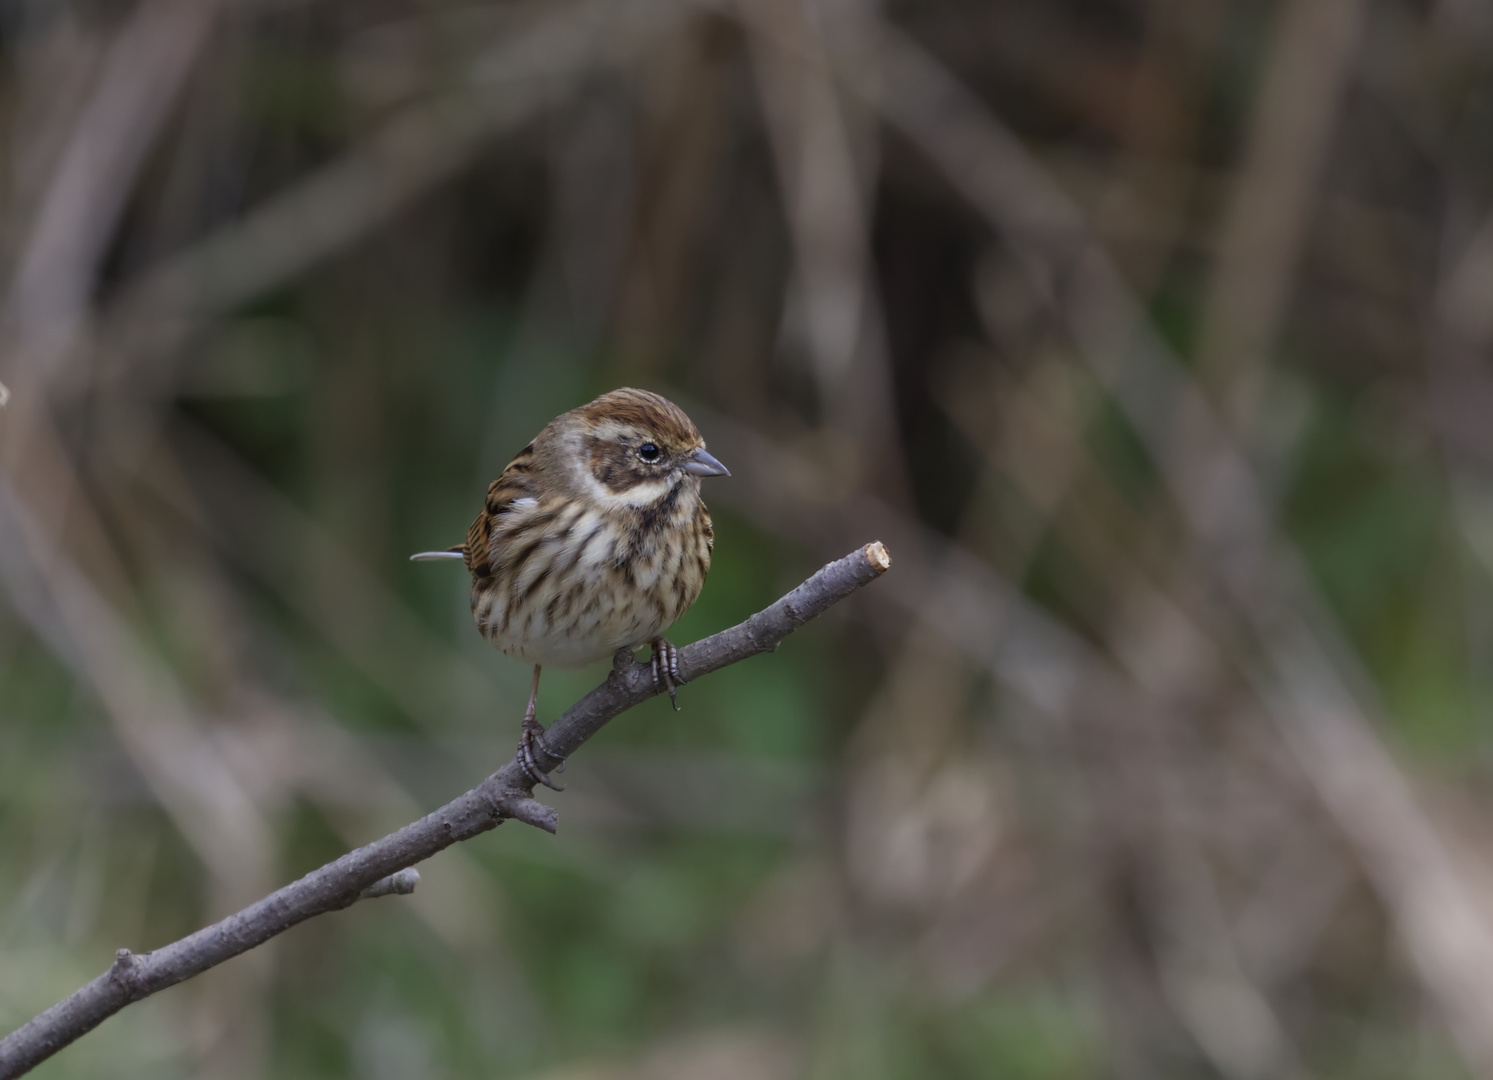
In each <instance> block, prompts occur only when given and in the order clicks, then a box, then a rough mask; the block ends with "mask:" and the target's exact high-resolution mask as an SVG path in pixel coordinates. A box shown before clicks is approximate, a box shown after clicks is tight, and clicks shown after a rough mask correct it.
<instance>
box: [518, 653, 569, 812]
mask: <svg viewBox="0 0 1493 1080" xmlns="http://www.w3.org/2000/svg"><path fill="white" fill-rule="evenodd" d="M538 712H539V665H538V664H535V665H534V685H533V686H532V687H531V688H530V689H529V707H528V708H527V709H525V710H524V723H523V734H522V735H520V736H519V739H518V760H519V763H520V764H521V765H523V767H524V772H526V773H528V774H529V779H530V780H532V781H534V783H536V784H543V785H544V786H545V787H547V788H550V789H551V790H553V791H564V790H565V789H564V788H562V787H561V786H560V785H559V784H557V783H555V782H554V781H553V780H551V779H550V778H549V777H548V776H547V775H546V774H545V772H544V770H543V769H541V768H540V767H539V762H538V760H537V759H536V758H535V757H534V747H535V746H536V745H537V746H538V747H539V749H540V750H541V751H542V752H543V753H545V754H547V755H548V756H550V757H552V758H558V757H559V756H560V755H559V754H556V753H554V752H552V751H551V750H550V748H549V746H548V745H546V744H545V741H544V725H543V724H541V723H540V722H539V721H538V719H537V718H536V716H537V714H538ZM564 768H565V762H563V761H561V762H560V765H559V768H557V769H556V770H555V771H556V772H560V771H561V770H563V769H564Z"/></svg>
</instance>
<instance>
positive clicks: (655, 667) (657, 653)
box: [648, 637, 684, 712]
mask: <svg viewBox="0 0 1493 1080" xmlns="http://www.w3.org/2000/svg"><path fill="white" fill-rule="evenodd" d="M649 644H650V645H652V646H653V658H652V659H651V660H650V661H649V662H648V666H649V667H650V668H651V669H652V671H653V685H654V687H655V688H658V687H662V688H663V689H665V690H667V691H668V692H669V704H670V705H673V706H674V711H675V712H678V711H679V701H678V700H677V699H676V698H675V696H674V692H675V690H676V689H678V688H679V687H680V686H683V685H684V680H683V679H682V678H680V676H679V650H678V649H676V648H675V647H674V645H673V643H672V642H670V641H669V639H668V638H662V637H656V638H654V639H653V640H652V641H651V642H649Z"/></svg>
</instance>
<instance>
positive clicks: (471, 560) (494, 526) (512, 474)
mask: <svg viewBox="0 0 1493 1080" xmlns="http://www.w3.org/2000/svg"><path fill="white" fill-rule="evenodd" d="M533 464H534V444H533V443H530V444H529V445H528V446H526V447H524V448H523V449H522V450H520V451H519V452H518V454H517V455H516V456H515V457H514V459H513V460H512V461H510V462H509V463H508V467H507V468H506V469H504V470H503V472H502V475H500V476H499V477H498V478H497V479H496V480H494V481H493V482H492V483H491V484H489V485H488V486H487V501H486V502H484V503H483V504H482V512H481V513H480V514H478V515H477V517H476V519H475V520H473V522H472V524H471V526H470V527H469V528H468V529H467V542H466V543H465V544H464V545H462V548H461V553H462V555H463V556H464V557H465V559H466V562H467V569H468V570H470V571H471V572H472V573H473V574H474V575H475V576H477V577H487V576H488V575H489V574H491V573H492V567H493V564H494V562H496V561H497V558H498V553H497V552H496V551H493V550H492V543H493V537H494V535H495V534H498V535H501V534H502V533H503V532H504V531H506V529H505V526H506V525H508V524H510V523H511V524H517V522H518V519H520V518H522V517H525V516H527V515H526V514H525V511H527V510H530V509H532V508H533V507H534V506H535V505H537V503H538V501H539V500H538V496H539V484H538V482H537V481H536V480H535V479H534V475H533V471H532V470H533Z"/></svg>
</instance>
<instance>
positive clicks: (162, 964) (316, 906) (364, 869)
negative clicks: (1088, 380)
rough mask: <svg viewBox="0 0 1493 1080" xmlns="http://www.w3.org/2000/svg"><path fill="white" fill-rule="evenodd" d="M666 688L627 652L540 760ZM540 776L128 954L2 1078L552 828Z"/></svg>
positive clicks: (800, 618)
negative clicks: (449, 863)
mask: <svg viewBox="0 0 1493 1080" xmlns="http://www.w3.org/2000/svg"><path fill="white" fill-rule="evenodd" d="M890 566H891V556H890V555H889V554H888V552H887V549H886V548H885V547H884V546H883V545H882V544H881V543H880V542H879V541H878V542H873V543H870V544H867V545H866V546H865V547H863V548H861V549H860V550H858V551H853V552H851V553H850V554H849V555H846V556H845V557H844V558H842V559H838V560H836V561H835V562H832V563H830V564H828V565H827V566H825V567H823V568H821V569H820V570H819V571H818V572H817V573H815V574H814V575H813V576H812V577H810V578H809V579H808V580H807V581H805V582H804V583H803V584H802V585H800V586H798V588H796V589H794V590H793V591H792V592H790V593H788V594H787V595H786V596H784V597H782V598H781V599H780V600H778V601H777V602H776V603H775V604H772V605H771V606H770V607H767V608H765V609H763V610H762V611H759V612H758V613H757V614H755V615H753V616H752V617H751V618H749V619H747V620H746V621H745V622H742V623H738V624H737V625H736V626H733V627H731V628H730V629H728V630H722V631H721V632H720V633H718V634H714V635H712V636H711V637H708V638H706V639H704V640H703V641H697V642H695V643H694V644H693V645H688V646H686V647H685V648H683V649H681V650H679V672H680V675H681V676H682V677H683V678H682V679H681V681H683V682H689V681H692V680H694V679H696V678H698V677H699V676H701V675H706V674H709V673H710V672H712V671H717V670H719V669H720V668H723V667H726V666H728V665H730V664H734V663H736V662H737V661H739V660H745V659H747V658H748V657H750V656H755V655H757V654H758V653H763V652H771V651H773V650H774V649H776V648H777V647H778V644H779V643H780V642H781V641H782V640H783V638H785V637H787V636H788V635H789V634H791V633H792V632H793V631H794V630H796V629H798V628H799V627H800V626H802V625H803V624H804V623H806V622H808V621H809V620H810V619H812V618H814V617H816V616H818V615H821V614H823V613H824V612H825V611H827V610H829V608H831V607H832V606H834V605H835V604H837V603H839V602H840V601H841V600H843V599H845V598H846V597H847V596H849V595H850V594H851V593H853V592H855V591H856V590H857V589H859V588H860V587H861V586H863V585H866V584H868V583H870V582H871V581H873V580H875V579H876V578H877V577H879V576H880V575H881V574H882V573H884V572H885V571H886V570H887V569H888V568H889V567H890ZM658 693H659V688H658V687H657V686H655V685H654V683H653V680H652V678H651V676H650V675H649V672H648V665H646V664H638V663H635V662H634V661H633V657H632V654H631V652H630V651H627V650H623V651H619V652H618V654H617V656H616V658H615V660H614V663H613V668H612V672H611V674H610V675H608V676H607V678H606V681H605V682H603V683H602V684H601V685H600V686H598V687H596V689H594V690H592V691H591V692H590V693H589V694H587V695H586V696H585V697H583V698H582V699H581V700H580V701H578V702H576V703H575V704H574V705H572V706H571V707H570V708H569V709H568V710H566V712H565V713H564V715H562V716H561V717H560V718H559V719H557V720H556V721H555V722H554V723H553V724H551V725H550V727H549V729H548V730H547V731H546V732H545V743H546V744H547V745H548V747H549V749H550V750H551V751H553V752H554V754H556V755H559V756H558V757H550V756H549V755H545V754H541V755H540V757H541V761H540V765H541V767H544V768H552V767H553V766H555V765H557V764H559V762H560V760H562V759H563V758H565V757H569V755H570V754H572V753H574V752H575V750H576V749H577V748H578V747H580V746H581V744H582V743H584V742H585V741H586V740H587V739H589V738H590V737H591V736H592V735H595V734H596V733H597V732H598V731H600V730H601V729H602V727H603V726H605V725H606V723H607V722H608V721H610V720H611V719H613V718H614V717H616V716H618V715H620V714H621V713H623V712H625V711H626V710H628V709H630V708H632V707H633V706H634V705H638V704H640V703H642V702H644V701H646V700H647V699H648V698H651V697H654V696H656V695H657V694H658ZM533 787H534V781H533V780H532V779H531V778H530V777H529V776H528V775H527V774H526V773H525V771H524V769H523V767H522V766H521V765H520V763H519V761H518V759H517V757H515V758H514V759H513V760H512V761H510V762H509V763H508V764H506V765H504V766H503V767H502V768H501V769H499V770H498V771H497V772H495V773H493V774H492V775H491V776H489V777H488V778H487V779H486V780H484V781H483V782H482V783H481V784H479V785H478V786H477V787H475V788H473V789H472V790H471V791H468V792H467V793H466V794H465V795H462V796H460V797H458V798H456V799H453V800H452V801H451V802H449V803H447V804H446V805H445V806H443V807H441V808H440V809H439V810H436V811H435V812H433V813H431V814H427V815H426V816H425V817H423V818H421V819H420V820H419V821H417V822H414V823H413V824H410V825H406V826H405V827H404V828H402V829H400V830H399V831H398V832H394V833H391V834H390V835H388V836H386V837H384V838H383V839H381V840H376V841H374V842H373V843H371V844H367V845H365V846H363V847H361V848H359V849H357V850H356V851H350V852H348V853H347V854H346V855H344V856H342V857H341V858H340V859H337V860H335V861H334V862H330V863H328V864H327V865H325V866H323V867H321V868H320V869H318V870H314V871H312V872H311V873H309V874H307V875H306V876H305V877H303V878H301V879H300V880H299V881H295V882H292V883H291V884H289V885H287V886H285V887H284V888H282V889H280V890H278V891H276V892H274V893H271V894H270V895H269V896H267V897H265V898H264V899H262V900H260V901H258V902H256V903H254V904H251V905H249V906H248V907H246V908H244V909H243V910H242V911H239V912H237V913H235V914H233V915H230V916H228V917H227V918H226V919H223V920H222V921H220V922H217V923H214V924H213V925H212V926H208V927H205V928H203V929H201V930H198V931H197V932H196V933H194V934H191V935H188V936H187V937H184V938H182V939H181V940H179V941H175V942H173V943H171V944H170V945H166V946H164V947H162V948H160V949H157V950H155V951H154V952H150V953H146V954H144V955H136V954H134V953H132V952H130V951H129V950H128V949H120V950H119V953H118V955H117V958H116V959H115V961H114V964H113V966H112V967H110V968H109V970H108V971H106V972H105V973H104V974H102V975H100V976H99V977H98V978H96V979H94V980H93V981H92V982H90V983H88V984H87V985H86V986H84V987H82V988H81V989H79V990H78V991H77V992H75V993H74V994H72V995H71V996H70V997H67V998H65V999H64V1000H62V1001H60V1002H58V1003H57V1004H56V1005H54V1006H52V1008H50V1009H48V1010H47V1011H46V1012H44V1013H42V1014H41V1015H39V1016H37V1017H35V1018H33V1019H32V1020H30V1021H28V1022H27V1023H26V1024H24V1025H22V1026H21V1027H20V1028H18V1029H16V1030H15V1031H13V1032H12V1033H11V1034H9V1035H7V1036H6V1037H5V1038H4V1039H0V1080H9V1078H11V1077H16V1076H21V1075H22V1074H24V1073H26V1072H29V1071H30V1070H31V1069H32V1068H34V1067H35V1066H36V1065H38V1064H40V1063H41V1062H42V1061H45V1060H46V1059H47V1058H49V1057H51V1056H52V1055H53V1054H55V1053H56V1052H57V1051H58V1050H60V1049H62V1048H63V1047H64V1046H66V1045H68V1044H69V1043H71V1042H73V1041H74V1040H76V1039H78V1038H79V1037H80V1036H82V1035H84V1034H86V1033H87V1032H89V1031H91V1030H92V1029H93V1028H95V1027H97V1026H98V1025H99V1024H101V1023H102V1022H103V1021H104V1020H107V1019H108V1018H109V1017H110V1016H112V1015H114V1014H115V1013H116V1012H118V1011H119V1010H120V1009H122V1008H124V1007H125V1006H126V1005H128V1004H130V1003H131V1002H133V1001H139V1000H140V999H141V998H145V997H149V996H150V995H151V994H154V993H156V992H157V991H159V990H164V989H165V988H166V987H168V986H173V985H175V984H176V983H179V982H182V981H184V980H186V979H190V978H191V977H192V976H194V975H199V974H201V973H202V972H204V971H206V970H207V969H208V968H211V967H214V966H216V965H218V964H221V963H222V962H223V961H225V960H228V959H230V958H231V957H234V956H237V955H239V954H240V953H243V952H247V951H248V950H249V949H252V948H254V947H255V946H256V945H261V944H263V943H264V942H266V941H268V940H269V939H270V938H272V937H274V936H275V935H277V934H280V933H283V932H284V931H286V930H288V929H290V928H291V927H292V926H295V925H296V924H297V923H300V922H304V921H305V920H306V919H309V918H311V917H312V916H314V915H321V914H324V913H325V912H328V911H338V910H341V909H342V908H345V907H349V906H351V905H352V904H354V903H356V902H357V901H359V900H361V899H366V898H371V897H375V896H384V895H387V894H389V893H407V892H410V891H412V890H413V888H414V882H415V880H418V876H417V875H411V874H410V873H408V871H409V868H410V867H411V866H413V865H414V864H415V863H417V862H421V861H423V860H424V859H428V858H430V857H431V856H432V855H434V854H436V853H437V852H439V851H442V850H444V849H445V848H448V847H450V846H451V845H452V844H455V843H458V842H459V841H462V840H470V839H471V838H472V837H474V836H478V835H480V834H482V833H485V832H487V831H488V830H490V829H493V828H495V827H496V826H498V825H499V824H500V823H501V822H502V821H503V819H504V818H510V817H511V818H517V819H519V820H520V821H525V822H528V823H529V824H530V825H534V826H536V827H538V828H541V829H544V830H546V831H548V832H554V831H555V826H556V820H557V815H556V813H555V811H554V809H552V808H551V807H548V806H544V805H543V804H541V803H539V802H537V801H536V800H535V799H534V798H533V797H532V791H533Z"/></svg>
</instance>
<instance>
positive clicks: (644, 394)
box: [556, 388, 731, 506]
mask: <svg viewBox="0 0 1493 1080" xmlns="http://www.w3.org/2000/svg"><path fill="white" fill-rule="evenodd" d="M556 425H559V427H560V429H561V431H563V433H564V435H565V436H567V438H565V441H566V442H567V443H569V444H570V446H571V448H572V449H571V453H572V454H574V458H573V467H574V469H575V478H576V480H577V481H578V482H579V484H580V486H582V487H583V488H585V489H588V490H589V493H590V494H592V495H593V496H594V497H596V498H598V499H599V500H601V501H602V502H604V503H612V504H616V505H627V506H651V505H653V504H655V503H657V502H659V501H661V500H663V499H665V498H667V497H668V496H669V494H670V493H671V492H673V491H674V490H675V489H676V488H678V487H679V486H680V485H681V484H689V485H691V486H696V485H698V484H699V478H700V477H703V476H729V475H731V474H730V471H729V470H727V468H726V467H725V466H724V465H722V464H721V463H720V462H719V461H717V460H716V459H715V458H714V457H712V456H711V455H710V453H709V452H708V451H706V449H705V440H704V439H702V438H700V432H699V430H698V429H697V428H696V427H695V425H694V424H693V423H692V422H691V421H690V418H689V417H688V416H686V415H685V414H684V410H683V409H681V408H680V407H679V406H678V405H675V404H674V403H673V402H672V401H670V400H668V399H667V398H665V397H661V396H660V395H658V394H655V393H652V392H650V391H648V390H633V389H631V388H623V389H621V390H613V391H612V392H611V393H609V394H603V395H602V396H601V397H599V398H597V399H596V400H595V401H593V402H591V403H590V404H588V405H582V406H581V407H580V408H578V409H572V410H571V411H570V412H568V413H566V414H565V415H564V416H562V417H560V418H559V419H557V420H556ZM557 434H558V432H557Z"/></svg>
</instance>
